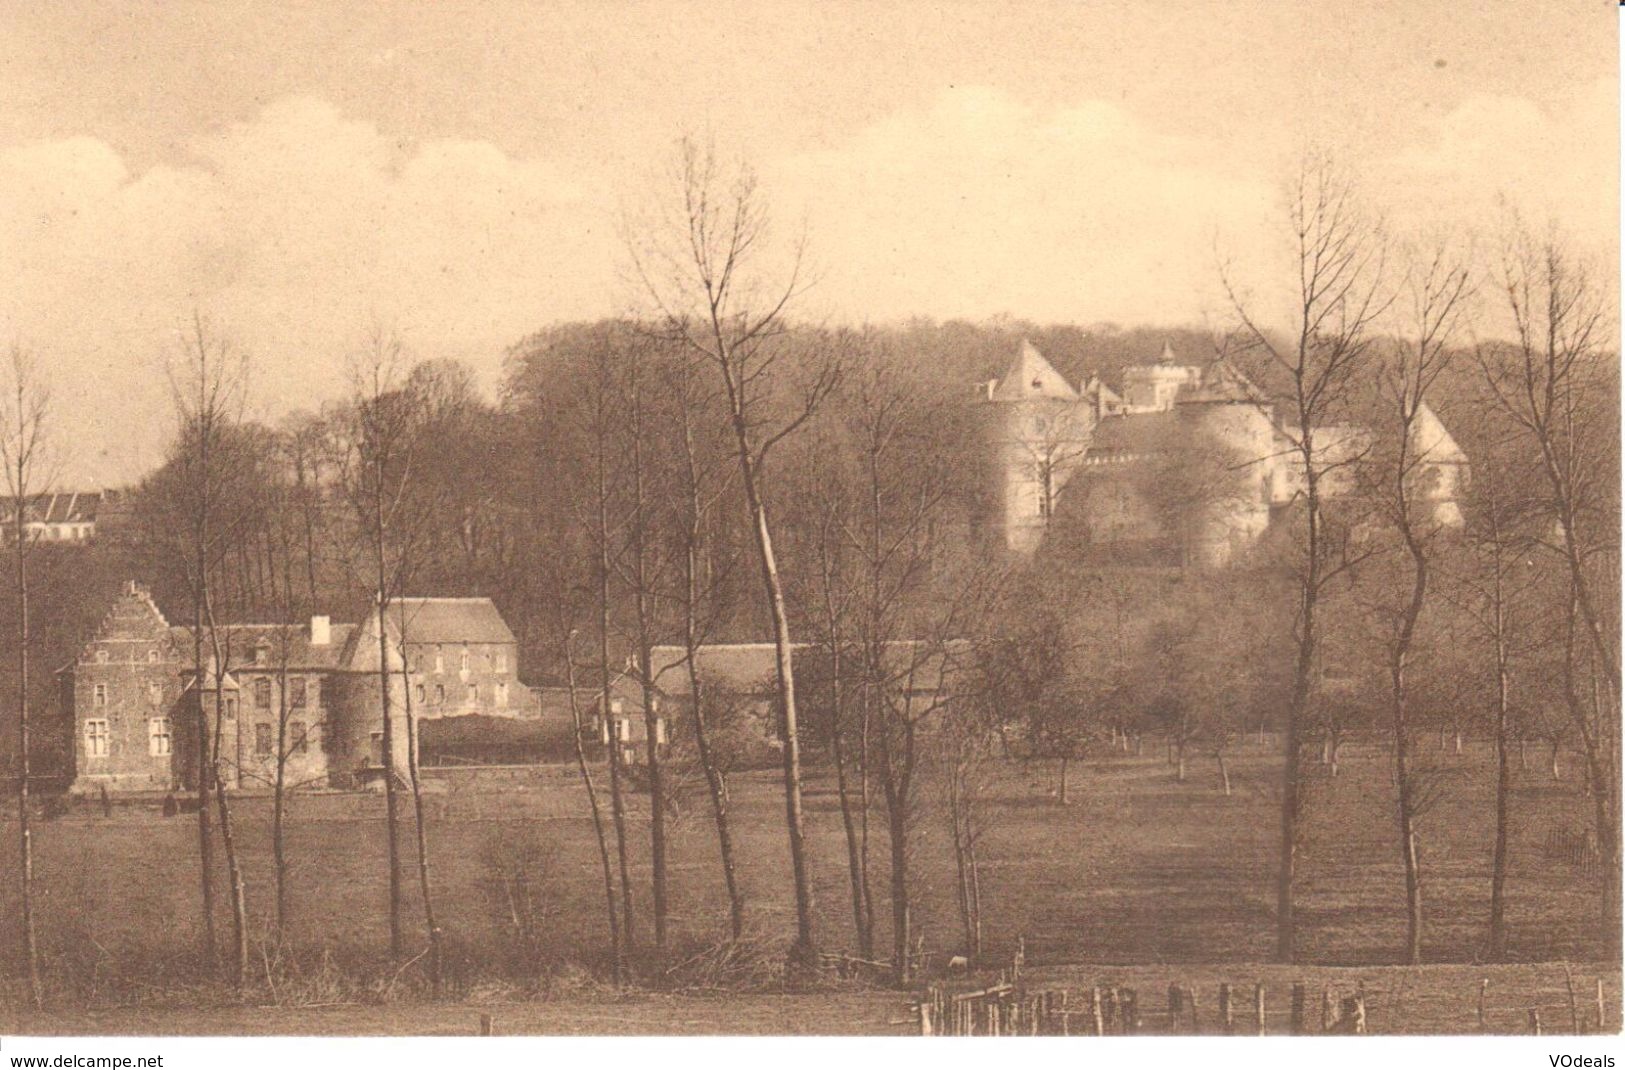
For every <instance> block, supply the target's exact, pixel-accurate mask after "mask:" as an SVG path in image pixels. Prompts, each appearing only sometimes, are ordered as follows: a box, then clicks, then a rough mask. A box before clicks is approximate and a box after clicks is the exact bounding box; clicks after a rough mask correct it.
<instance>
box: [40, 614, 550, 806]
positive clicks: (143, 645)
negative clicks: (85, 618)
mask: <svg viewBox="0 0 1625 1070" xmlns="http://www.w3.org/2000/svg"><path fill="white" fill-rule="evenodd" d="M218 639H219V647H220V649H219V655H220V656H219V660H218V662H217V661H216V659H215V643H214V642H213V641H212V640H211V637H210V636H208V635H204V636H203V637H202V640H203V641H202V659H201V663H202V665H203V671H202V673H201V676H202V679H201V680H199V679H196V677H198V676H199V675H200V674H199V673H198V671H197V666H198V664H199V659H198V642H197V637H196V636H194V634H193V631H192V629H191V628H189V627H185V626H177V625H171V624H170V623H169V622H168V621H167V620H166V619H165V618H164V615H163V613H162V612H160V611H159V609H158V606H157V605H156V604H155V603H154V602H153V600H152V597H151V595H150V594H149V593H148V592H147V591H146V589H145V588H143V587H142V586H141V585H140V584H137V583H134V582H130V583H126V584H125V586H124V588H123V590H122V591H121V593H120V594H119V596H118V598H117V599H115V601H114V603H113V605H112V606H111V607H110V608H109V609H108V611H107V614H106V615H105V616H104V617H103V618H102V621H101V623H100V625H99V626H98V627H97V629H96V633H95V635H94V636H93V637H92V638H91V639H90V640H89V641H88V642H87V643H85V644H84V646H83V647H82V648H81V649H80V651H79V654H78V656H77V657H76V658H75V659H74V660H73V661H72V662H71V663H70V664H68V665H65V666H63V667H62V668H61V669H59V670H58V681H59V686H60V688H61V704H60V708H61V710H62V711H63V715H64V716H66V717H68V718H71V721H72V724H71V730H70V733H69V735H70V736H71V738H72V740H73V747H72V755H73V767H72V785H71V790H73V791H77V792H84V791H99V790H101V789H102V788H106V789H107V790H109V791H164V790H174V789H178V788H191V787H195V786H196V784H197V770H198V759H199V754H200V752H199V747H198V725H199V702H200V701H201V703H202V713H203V720H204V721H205V722H206V723H207V724H208V725H209V726H210V728H209V734H210V736H211V737H214V738H217V739H218V754H217V755H216V766H217V768H218V770H219V772H220V775H221V776H222V777H223V778H224V779H225V781H226V783H227V784H228V785H231V786H234V787H240V788H247V789H254V788H264V787H269V786H270V785H271V784H272V783H274V782H275V779H276V776H277V770H278V767H279V766H280V767H281V769H282V774H283V782H284V783H285V784H287V785H290V786H294V787H317V786H320V787H328V786H331V787H350V786H355V785H357V784H359V783H362V782H366V781H368V780H375V779H377V776H378V774H379V773H380V772H381V771H382V769H383V766H384V747H383V736H384V731H383V728H384V713H383V707H384V702H383V692H382V690H381V688H380V687H379V666H380V643H379V629H378V615H377V614H376V613H375V614H373V615H372V616H371V617H370V618H369V619H367V620H365V621H362V622H360V623H357V624H336V623H333V622H332V621H330V620H329V619H328V618H327V617H323V616H317V617H312V618H310V620H309V621H308V622H306V623H304V624H298V625H280V624H233V625H223V626H221V627H220V628H219V629H218ZM383 647H384V653H385V654H386V655H387V657H388V661H389V667H390V681H391V686H390V698H391V702H390V708H391V725H392V731H391V736H392V744H393V748H392V749H393V752H394V753H393V765H394V766H395V767H396V769H397V770H402V769H404V767H405V764H406V759H407V756H408V754H409V753H410V751H409V750H408V747H409V745H410V743H409V740H410V733H409V732H408V730H407V724H408V714H410V715H411V717H412V718H413V719H414V720H416V721H418V722H427V721H431V720H437V719H442V718H457V717H475V718H480V719H485V718H503V719H520V718H532V717H534V716H535V713H536V711H535V709H534V705H535V696H534V695H533V693H532V692H531V691H530V689H529V688H526V687H524V686H522V685H521V684H520V682H519V676H518V649H517V642H516V640H515V638H514V634H513V632H512V631H511V630H509V628H508V626H507V624H506V623H505V622H504V621H503V619H502V616H501V614H500V613H498V612H497V609H496V606H495V605H494V604H493V603H492V602H491V600H490V599H488V598H402V599H398V600H396V601H395V602H393V603H392V604H391V606H390V609H389V612H388V613H387V614H386V615H385V624H384V643H383ZM217 665H218V668H217ZM476 723H477V722H476Z"/></svg>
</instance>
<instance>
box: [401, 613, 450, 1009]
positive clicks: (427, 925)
mask: <svg viewBox="0 0 1625 1070" xmlns="http://www.w3.org/2000/svg"><path fill="white" fill-rule="evenodd" d="M410 669H411V666H410V664H409V662H408V660H407V653H406V629H405V621H404V619H403V621H402V628H401V704H402V707H403V711H404V712H405V714H406V771H407V774H408V776H409V778H410V784H411V789H412V827H413V830H414V832H415V834H416V841H417V842H416V844H415V846H416V847H417V853H418V894H419V895H420V896H421V897H422V899H423V929H424V933H425V935H427V936H428V938H429V984H430V986H431V988H432V990H433V992H434V995H435V998H436V999H439V998H440V996H441V995H442V994H443V992H444V985H445V970H446V957H445V947H444V942H443V941H442V939H441V932H440V925H439V924H438V923H437V922H436V921H435V916H434V895H433V894H432V889H431V887H430V884H429V830H428V827H427V825H426V823H425V821H424V819H423V784H422V780H421V779H420V777H419V776H418V728H417V720H416V718H415V717H414V716H413V713H412V680H411V677H410V676H409V675H408V674H409V672H410Z"/></svg>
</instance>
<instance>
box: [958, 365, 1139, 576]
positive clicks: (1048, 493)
mask: <svg viewBox="0 0 1625 1070" xmlns="http://www.w3.org/2000/svg"><path fill="white" fill-rule="evenodd" d="M985 397H986V409H987V419H986V427H987V432H988V442H989V447H990V448H989V452H988V456H989V463H990V467H991V470H990V472H989V476H988V484H989V494H988V499H989V500H988V503H987V507H986V512H987V514H988V516H987V522H988V524H989V526H990V527H992V528H993V529H994V535H995V537H996V538H997V540H998V541H1000V542H1002V543H1003V544H1004V546H1005V547H1006V548H1007V549H1010V550H1014V551H1016V552H1018V553H1031V552H1032V551H1034V550H1035V549H1037V547H1038V543H1039V542H1040V541H1041V540H1042V538H1043V533H1044V529H1045V528H1046V527H1047V526H1048V525H1049V521H1050V518H1051V517H1052V516H1053V515H1054V512H1055V507H1056V503H1057V501H1058V500H1059V498H1060V496H1061V494H1062V492H1063V491H1064V490H1065V488H1066V485H1067V483H1068V481H1070V480H1071V478H1072V475H1073V473H1074V472H1075V471H1076V470H1077V468H1078V466H1079V465H1080V464H1082V462H1083V455H1084V453H1085V451H1086V450H1087V449H1088V446H1089V433H1090V431H1091V429H1092V428H1093V427H1094V422H1095V419H1096V409H1097V408H1098V407H1099V403H1100V398H1099V396H1098V392H1097V395H1096V396H1094V398H1093V399H1091V398H1090V397H1085V396H1084V395H1083V394H1081V393H1079V392H1078V391H1077V390H1076V389H1075V388H1073V386H1072V384H1071V383H1069V382H1067V380H1066V377H1065V376H1063V375H1062V374H1061V373H1060V372H1058V371H1056V370H1055V367H1054V366H1053V365H1051V364H1050V362H1049V361H1047V360H1045V359H1044V355H1043V354H1042V353H1040V352H1039V351H1038V350H1037V349H1036V348H1035V347H1034V346H1033V345H1032V343H1031V342H1028V341H1025V340H1023V342H1022V343H1021V349H1020V350H1019V351H1018V352H1017V353H1016V356H1015V359H1014V360H1013V361H1011V363H1010V366H1009V368H1007V369H1006V370H1005V373H1004V375H1003V376H1001V377H1000V378H999V379H996V380H994V381H992V382H989V383H988V384H987V387H986V395H985ZM1114 400H1115V399H1114Z"/></svg>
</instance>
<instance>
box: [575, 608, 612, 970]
mask: <svg viewBox="0 0 1625 1070" xmlns="http://www.w3.org/2000/svg"><path fill="white" fill-rule="evenodd" d="M574 634H575V633H574V632H571V633H570V635H571V636H572V637H573V636H574ZM573 645H574V644H573V643H571V642H570V640H569V639H566V640H565V646H564V673H565V686H566V687H568V688H569V691H570V725H571V729H572V731H573V739H574V741H575V752H576V768H577V769H578V770H579V771H580V773H581V783H582V784H583V785H584V786H585V787H586V789H587V806H588V807H589V809H591V810H592V831H593V835H594V836H595V837H596V838H597V840H598V861H599V865H600V867H601V868H602V870H603V874H604V909H605V911H606V913H607V914H608V916H609V947H610V955H611V969H612V970H613V971H614V976H615V983H616V984H620V983H621V982H622V980H623V978H622V976H621V967H622V963H623V961H624V958H625V956H624V955H623V954H622V952H621V921H620V916H619V914H618V912H617V911H616V909H615V874H614V871H613V869H612V868H611V866H610V861H609V841H608V839H607V838H606V837H605V834H604V815H603V812H602V810H600V808H599V806H598V792H597V790H596V789H595V788H594V787H593V783H592V770H590V769H589V768H588V767H587V750H586V747H585V745H584V743H583V741H582V738H581V735H582V725H581V705H580V703H579V702H578V701H577V700H576V663H575V652H574V650H573V649H572V647H573Z"/></svg>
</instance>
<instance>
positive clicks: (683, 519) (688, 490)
mask: <svg viewBox="0 0 1625 1070" xmlns="http://www.w3.org/2000/svg"><path fill="white" fill-rule="evenodd" d="M700 370H703V369H699V368H696V366H695V362H694V361H692V360H682V361H679V362H678V364H677V367H676V379H677V381H676V383H675V384H674V387H673V390H672V393H673V396H674V399H675V402H676V406H677V420H678V427H679V431H680V434H681V437H682V442H683V455H682V463H681V466H680V468H679V473H678V480H679V482H680V484H681V486H682V504H681V506H680V509H679V514H680V515H679V521H678V528H679V539H680V546H681V552H682V561H681V571H682V584H681V589H680V590H679V592H678V600H679V602H680V603H681V606H682V613H683V626H682V627H683V669H684V671H685V672H686V673H687V674H688V690H689V696H690V698H689V701H690V703H691V704H692V710H691V716H692V717H693V720H694V742H695V747H696V750H697V751H698V757H699V762H700V769H701V771H702V772H703V773H704V775H705V784H706V790H707V792H708V793H709V795H710V797H711V813H712V818H713V821H714V823H715V826H716V832H717V850H718V854H719V856H720V861H721V864H722V879H723V884H724V885H725V887H726V888H727V891H728V920H729V929H730V931H731V932H732V933H733V938H734V939H735V940H738V939H740V938H741V937H742V936H744V933H745V894H744V890H743V889H742V888H741V887H740V884H739V874H738V868H737V864H736V861H735V857H734V841H733V830H732V825H731V823H730V820H729V814H728V803H729V796H728V780H727V771H726V769H725V768H724V767H723V762H722V760H721V757H720V756H719V755H718V753H717V748H716V746H715V744H714V742H713V740H712V731H711V708H710V703H711V693H710V690H709V687H708V682H707V681H706V680H705V678H704V674H703V673H702V671H701V669H700V665H699V651H700V645H701V643H702V642H703V641H704V637H705V636H706V635H707V634H708V633H709V631H710V629H711V627H712V625H713V624H714V623H715V620H716V617H717V615H718V614H719V612H720V610H721V605H720V597H719V592H720V589H721V586H722V583H723V580H724V579H725V578H726V575H727V572H728V569H727V568H725V567H718V565H719V560H718V558H719V556H720V554H719V551H718V549H717V548H716V547H715V546H713V545H712V544H711V540H710V539H708V538H707V531H708V529H709V528H710V526H711V521H712V519H713V516H714V514H715V512H716V510H717V508H718V507H719V505H720V504H721V502H722V499H723V497H724V495H725V494H726V493H727V490H728V480H727V479H726V468H725V462H726V455H725V452H724V450H723V449H717V448H707V447H706V444H705V443H702V441H701V436H702V434H703V432H702V419H703V417H704V416H705V414H706V410H707V408H708V405H707V402H708V400H710V399H708V398H707V397H706V395H705V393H704V392H703V391H702V390H701V388H700V384H699V379H698V375H697V374H696V373H697V372H698V371H700ZM718 445H721V444H720V443H719V444H718Z"/></svg>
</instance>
